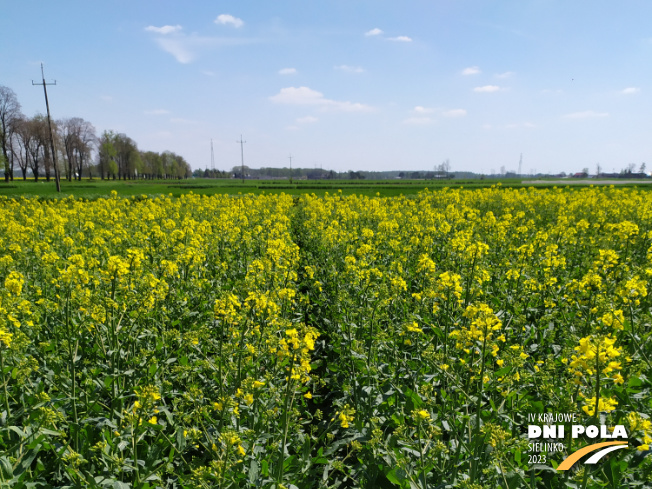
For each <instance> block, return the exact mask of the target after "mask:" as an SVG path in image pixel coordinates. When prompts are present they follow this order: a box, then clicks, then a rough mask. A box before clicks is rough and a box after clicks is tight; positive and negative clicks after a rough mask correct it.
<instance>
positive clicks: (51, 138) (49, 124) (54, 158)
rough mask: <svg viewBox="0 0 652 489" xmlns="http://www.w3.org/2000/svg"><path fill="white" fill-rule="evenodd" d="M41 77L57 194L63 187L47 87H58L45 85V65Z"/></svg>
mask: <svg viewBox="0 0 652 489" xmlns="http://www.w3.org/2000/svg"><path fill="white" fill-rule="evenodd" d="M41 77H42V78H43V83H42V84H43V93H45V108H46V109H47V111H48V128H49V129H50V150H51V151H52V163H53V164H54V181H55V182H56V183H57V192H61V185H60V184H59V169H58V168H57V153H56V152H55V151H54V136H53V135H52V121H51V120H50V104H49V103H48V90H47V88H46V85H56V84H57V81H56V80H54V83H45V74H44V73H43V63H41ZM32 85H41V83H34V80H32Z"/></svg>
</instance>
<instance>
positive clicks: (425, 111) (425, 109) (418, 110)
mask: <svg viewBox="0 0 652 489" xmlns="http://www.w3.org/2000/svg"><path fill="white" fill-rule="evenodd" d="M434 111H435V109H430V108H428V107H422V106H420V105H417V106H416V107H415V108H414V109H412V112H414V113H415V114H432V113H433V112H434Z"/></svg>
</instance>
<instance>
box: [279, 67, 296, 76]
mask: <svg viewBox="0 0 652 489" xmlns="http://www.w3.org/2000/svg"><path fill="white" fill-rule="evenodd" d="M278 74H279V75H296V74H297V69H296V68H282V69H280V70H278Z"/></svg>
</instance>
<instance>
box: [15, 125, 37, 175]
mask: <svg viewBox="0 0 652 489" xmlns="http://www.w3.org/2000/svg"><path fill="white" fill-rule="evenodd" d="M30 126H31V121H30V120H29V119H26V118H25V117H21V118H20V119H18V120H17V121H16V124H15V131H14V141H15V150H16V156H17V160H18V166H19V167H20V171H21V173H22V174H23V180H27V169H28V168H29V167H30V152H29V148H30V145H31V143H32V137H33V135H32V128H31V127H30Z"/></svg>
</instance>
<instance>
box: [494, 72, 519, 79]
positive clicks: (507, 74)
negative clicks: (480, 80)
mask: <svg viewBox="0 0 652 489" xmlns="http://www.w3.org/2000/svg"><path fill="white" fill-rule="evenodd" d="M515 74H516V73H514V72H513V71H506V72H505V73H498V74H497V75H496V78H503V79H504V78H509V77H511V76H514V75H515Z"/></svg>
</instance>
